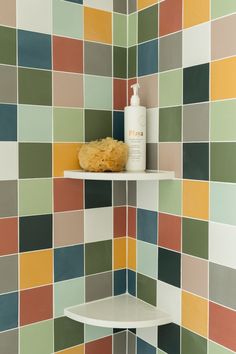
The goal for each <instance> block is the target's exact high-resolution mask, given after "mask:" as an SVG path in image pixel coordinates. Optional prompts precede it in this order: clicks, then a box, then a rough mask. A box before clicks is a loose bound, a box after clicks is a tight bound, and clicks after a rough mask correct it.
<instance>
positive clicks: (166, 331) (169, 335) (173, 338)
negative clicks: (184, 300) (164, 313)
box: [158, 323, 180, 354]
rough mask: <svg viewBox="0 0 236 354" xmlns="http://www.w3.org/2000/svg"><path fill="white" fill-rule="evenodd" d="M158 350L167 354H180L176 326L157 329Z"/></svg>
mask: <svg viewBox="0 0 236 354" xmlns="http://www.w3.org/2000/svg"><path fill="white" fill-rule="evenodd" d="M158 348H160V349H161V350H163V351H164V352H166V353H168V354H180V327H179V326H178V325H177V324H175V323H170V324H167V325H165V326H160V327H159V328H158Z"/></svg>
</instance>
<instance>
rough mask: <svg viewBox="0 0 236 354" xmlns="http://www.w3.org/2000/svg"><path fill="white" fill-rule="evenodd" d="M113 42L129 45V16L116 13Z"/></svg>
mask: <svg viewBox="0 0 236 354" xmlns="http://www.w3.org/2000/svg"><path fill="white" fill-rule="evenodd" d="M113 44H114V45H116V46H120V47H127V16H126V15H120V14H117V13H114V15H113Z"/></svg>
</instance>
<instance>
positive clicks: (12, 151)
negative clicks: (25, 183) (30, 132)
mask: <svg viewBox="0 0 236 354" xmlns="http://www.w3.org/2000/svg"><path fill="white" fill-rule="evenodd" d="M0 165H1V173H0V179H2V180H4V179H5V180H10V179H13V180H14V179H17V178H18V146H17V143H13V142H0Z"/></svg>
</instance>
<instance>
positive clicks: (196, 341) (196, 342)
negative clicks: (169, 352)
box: [181, 328, 207, 354]
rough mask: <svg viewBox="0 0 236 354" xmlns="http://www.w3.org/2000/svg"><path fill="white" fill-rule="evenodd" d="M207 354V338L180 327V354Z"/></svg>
mask: <svg viewBox="0 0 236 354" xmlns="http://www.w3.org/2000/svg"><path fill="white" fill-rule="evenodd" d="M190 353H191V354H207V340H206V338H203V337H200V336H198V335H197V334H195V333H193V332H190V331H188V330H187V329H185V328H182V352H181V354H190Z"/></svg>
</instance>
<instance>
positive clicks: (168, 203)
mask: <svg viewBox="0 0 236 354" xmlns="http://www.w3.org/2000/svg"><path fill="white" fill-rule="evenodd" d="M181 190H182V183H181V181H160V187H159V211H161V212H164V213H170V214H176V215H181Z"/></svg>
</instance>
